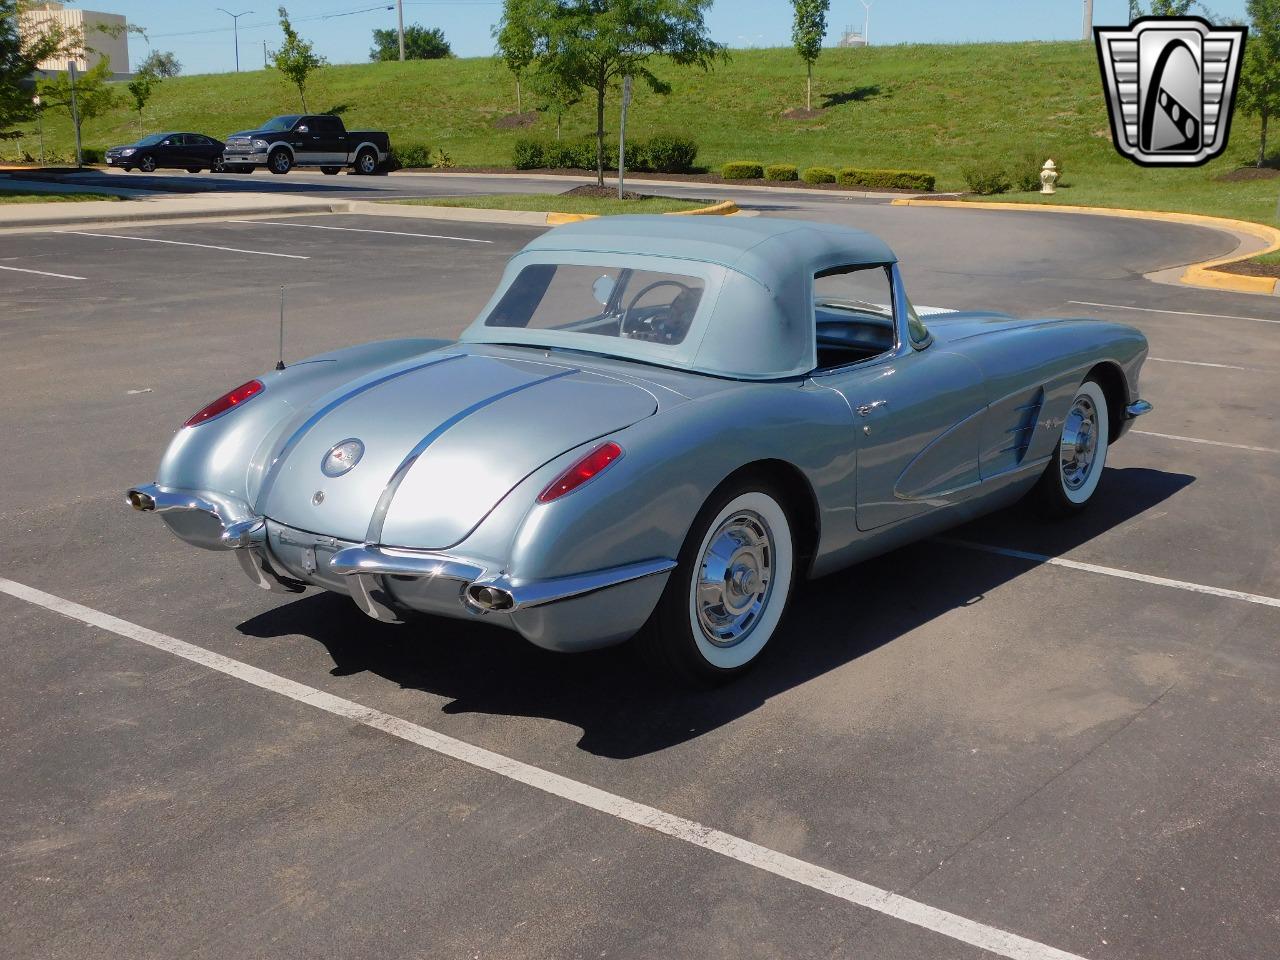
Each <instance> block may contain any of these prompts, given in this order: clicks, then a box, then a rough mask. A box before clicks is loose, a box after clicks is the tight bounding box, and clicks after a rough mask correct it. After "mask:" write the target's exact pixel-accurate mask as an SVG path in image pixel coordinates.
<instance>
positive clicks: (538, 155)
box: [511, 137, 555, 170]
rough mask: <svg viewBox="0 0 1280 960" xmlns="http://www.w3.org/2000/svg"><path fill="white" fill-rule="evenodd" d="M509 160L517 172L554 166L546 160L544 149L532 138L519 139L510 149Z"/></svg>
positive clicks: (540, 143)
mask: <svg viewBox="0 0 1280 960" xmlns="http://www.w3.org/2000/svg"><path fill="white" fill-rule="evenodd" d="M511 160H512V163H513V164H514V165H515V168H516V169H517V170H534V169H537V168H538V167H542V166H555V164H548V163H546V162H545V160H546V148H545V147H544V146H543V145H542V142H541V141H539V140H535V139H533V138H532V137H520V138H518V139H517V140H516V142H515V143H514V144H513V145H512V147H511Z"/></svg>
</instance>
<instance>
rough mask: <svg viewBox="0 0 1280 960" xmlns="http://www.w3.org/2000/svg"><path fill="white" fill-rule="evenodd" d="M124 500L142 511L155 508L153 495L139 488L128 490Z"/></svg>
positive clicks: (146, 511) (145, 511)
mask: <svg viewBox="0 0 1280 960" xmlns="http://www.w3.org/2000/svg"><path fill="white" fill-rule="evenodd" d="M124 501H125V503H127V504H129V506H131V507H133V509H135V510H141V511H142V512H143V513H148V512H150V511H151V510H154V509H155V508H156V500H155V497H153V496H151V495H150V494H148V493H143V492H142V491H141V490H130V491H129V492H128V493H126V494H125V495H124Z"/></svg>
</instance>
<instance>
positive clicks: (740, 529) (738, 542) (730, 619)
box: [694, 510, 774, 647]
mask: <svg viewBox="0 0 1280 960" xmlns="http://www.w3.org/2000/svg"><path fill="white" fill-rule="evenodd" d="M773 557H774V546H773V533H772V531H771V530H770V529H769V525H768V523H766V522H765V520H764V518H763V517H762V516H760V514H758V513H756V512H755V511H754V510H740V511H738V512H737V513H734V514H733V515H732V516H730V517H729V518H728V519H727V520H725V521H724V522H723V523H722V524H720V526H719V527H718V528H716V531H715V533H713V534H712V535H711V538H710V540H709V542H708V544H707V548H706V550H705V551H704V552H703V554H702V558H701V560H700V561H699V563H698V573H697V583H696V586H695V604H694V605H695V609H696V611H697V616H698V626H699V627H700V628H701V629H702V633H703V635H704V636H705V637H706V638H707V640H708V641H709V642H710V643H713V644H715V645H716V646H717V647H732V646H735V645H736V644H739V643H741V642H742V641H743V640H744V639H746V637H747V635H748V634H750V633H751V631H752V629H754V627H755V625H756V624H757V623H758V622H759V620H760V615H761V613H762V612H763V611H764V609H765V607H766V606H768V604H769V598H770V596H771V594H772V593H773Z"/></svg>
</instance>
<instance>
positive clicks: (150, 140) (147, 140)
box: [137, 133, 173, 147]
mask: <svg viewBox="0 0 1280 960" xmlns="http://www.w3.org/2000/svg"><path fill="white" fill-rule="evenodd" d="M171 136H173V134H171V133H153V134H151V135H150V136H147V137H143V138H142V139H141V140H139V141H138V143H137V146H139V147H154V146H155V145H156V144H157V143H159V142H160V141H161V140H165V139H168V138H169V137H171Z"/></svg>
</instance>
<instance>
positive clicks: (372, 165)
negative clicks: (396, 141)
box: [355, 147, 378, 176]
mask: <svg viewBox="0 0 1280 960" xmlns="http://www.w3.org/2000/svg"><path fill="white" fill-rule="evenodd" d="M355 167H356V173H362V174H364V175H365V176H369V175H370V174H373V173H376V172H377V170H378V155H377V154H376V153H374V152H373V151H372V150H370V149H369V148H368V147H365V148H364V149H363V150H361V151H360V152H359V153H357V154H356V163H355Z"/></svg>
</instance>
